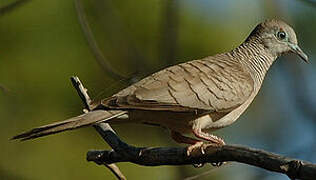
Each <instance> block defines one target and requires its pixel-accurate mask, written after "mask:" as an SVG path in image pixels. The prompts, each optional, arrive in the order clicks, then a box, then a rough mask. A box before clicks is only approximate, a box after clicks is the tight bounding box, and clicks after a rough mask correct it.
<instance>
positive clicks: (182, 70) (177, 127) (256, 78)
mask: <svg viewBox="0 0 316 180" xmlns="http://www.w3.org/2000/svg"><path fill="white" fill-rule="evenodd" d="M288 53H294V54H296V55H298V56H299V57H300V58H301V59H302V60H304V61H305V62H308V56H307V55H306V54H305V53H304V52H303V51H302V50H301V48H300V47H299V46H298V41H297V37H296V34H295V32H294V30H293V28H292V27H291V26H290V25H288V24H287V23H285V22H284V21H282V20H278V19H268V20H265V21H263V22H261V23H259V24H258V25H257V26H256V27H255V28H254V29H253V30H252V31H251V33H250V34H249V36H248V37H247V38H246V39H245V41H244V42H243V43H241V44H240V45H239V46H238V47H236V48H235V49H233V50H231V51H229V52H224V53H219V54H216V55H213V56H208V57H205V58H202V59H197V60H192V61H188V62H184V63H180V64H177V65H173V66H170V67H167V68H165V69H162V70H160V71H158V72H156V73H154V74H151V75H149V76H148V77H146V78H144V79H142V80H140V81H138V82H136V83H134V84H132V85H130V86H128V87H126V88H125V89H123V90H121V91H119V92H118V93H116V94H113V95H112V96H109V97H108V98H105V99H102V100H97V101H94V102H93V103H92V104H91V106H92V107H93V108H92V111H90V112H88V113H84V114H82V115H79V116H76V117H72V118H70V119H67V120H64V121H60V122H55V123H52V124H48V125H44V126H39V127H36V128H34V129H31V130H29V131H26V132H24V133H21V134H18V135H16V136H14V137H13V138H12V139H20V140H22V141H23V140H29V139H35V138H38V137H42V136H46V135H50V134H55V133H59V132H62V131H66V130H72V129H77V128H81V127H84V126H89V125H95V124H97V123H101V122H107V123H110V124H112V123H124V122H125V123H131V122H132V123H143V124H150V125H158V126H161V127H165V128H167V129H169V130H170V135H171V137H172V139H174V140H175V141H176V142H178V143H185V144H189V146H188V148H187V154H188V155H190V153H191V152H192V151H193V150H194V149H196V148H201V147H202V145H203V143H204V141H206V142H207V143H210V144H214V145H217V146H223V145H225V142H224V140H223V139H222V138H220V137H217V136H215V135H213V134H211V133H212V132H213V131H215V130H218V129H221V128H224V127H227V126H229V125H231V124H232V123H234V122H235V121H236V120H237V119H238V118H239V117H240V115H241V114H242V113H243V112H244V111H245V110H246V109H247V108H248V106H249V105H250V104H251V102H252V101H253V100H254V98H255V96H256V95H257V93H258V92H259V90H260V88H261V86H262V83H263V80H264V78H265V75H266V73H267V71H268V70H269V68H270V67H271V65H272V64H273V62H274V61H275V60H276V59H277V58H278V57H280V56H282V55H284V54H288ZM186 134H191V135H192V134H193V135H194V136H195V137H194V138H193V137H188V136H185V135H186Z"/></svg>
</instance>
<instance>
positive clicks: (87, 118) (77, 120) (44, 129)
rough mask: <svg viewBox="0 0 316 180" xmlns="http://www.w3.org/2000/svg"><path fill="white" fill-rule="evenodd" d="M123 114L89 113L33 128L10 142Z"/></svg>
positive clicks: (111, 112) (114, 112)
mask: <svg viewBox="0 0 316 180" xmlns="http://www.w3.org/2000/svg"><path fill="white" fill-rule="evenodd" d="M125 113H126V111H104V110H96V111H91V112H88V113H86V114H82V115H80V116H77V117H73V118H70V119H67V120H65V121H60V122H56V123H52V124H48V125H45V126H40V127H37V128H34V129H32V130H30V131H27V132H24V133H21V134H19V135H16V136H14V137H13V138H12V140H13V139H20V140H21V141H24V140H29V139H35V138H38V137H42V136H47V135H50V134H55V133H59V132H62V131H67V130H71V129H76V128H80V127H83V126H88V125H92V124H95V123H98V122H102V121H106V120H110V119H113V118H115V117H118V116H120V115H122V114H125Z"/></svg>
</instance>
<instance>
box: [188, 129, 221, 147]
mask: <svg viewBox="0 0 316 180" xmlns="http://www.w3.org/2000/svg"><path fill="white" fill-rule="evenodd" d="M193 134H194V135H195V136H196V137H198V138H201V139H204V140H206V141H209V142H211V143H212V144H214V145H217V146H223V145H225V142H224V140H223V139H222V138H219V137H217V136H215V135H213V134H208V133H206V132H202V130H201V128H194V129H193Z"/></svg>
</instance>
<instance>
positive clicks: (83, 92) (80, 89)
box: [70, 76, 126, 180]
mask: <svg viewBox="0 0 316 180" xmlns="http://www.w3.org/2000/svg"><path fill="white" fill-rule="evenodd" d="M70 80H71V83H72V85H73V87H74V88H75V89H76V91H77V93H78V95H79V97H80V99H81V100H82V102H83V104H84V107H85V109H84V110H83V111H84V112H85V113H87V112H89V111H91V110H92V107H91V98H90V96H89V95H88V90H87V89H86V88H85V87H84V86H83V85H82V83H81V81H80V80H79V78H78V77H76V76H73V77H71V78H70ZM93 127H94V128H95V129H96V130H97V131H98V132H99V129H100V128H102V130H103V131H106V132H111V133H114V134H115V132H114V130H113V129H112V128H111V127H110V125H109V124H108V123H100V124H96V125H94V126H93ZM104 127H107V128H108V129H105V128H104ZM101 136H103V134H101ZM101 164H103V165H104V166H106V167H107V168H108V169H110V170H111V172H112V173H113V174H114V175H115V176H116V177H117V178H118V179H120V180H125V179H126V178H125V176H124V175H123V173H122V172H121V171H120V169H119V168H118V167H117V166H116V165H115V164H113V163H104V162H100V163H99V165H101Z"/></svg>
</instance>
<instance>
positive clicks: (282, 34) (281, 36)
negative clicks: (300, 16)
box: [277, 31, 286, 40]
mask: <svg viewBox="0 0 316 180" xmlns="http://www.w3.org/2000/svg"><path fill="white" fill-rule="evenodd" d="M277 38H278V39H279V40H284V39H285V38H286V33H285V32H284V31H279V32H278V33H277Z"/></svg>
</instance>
